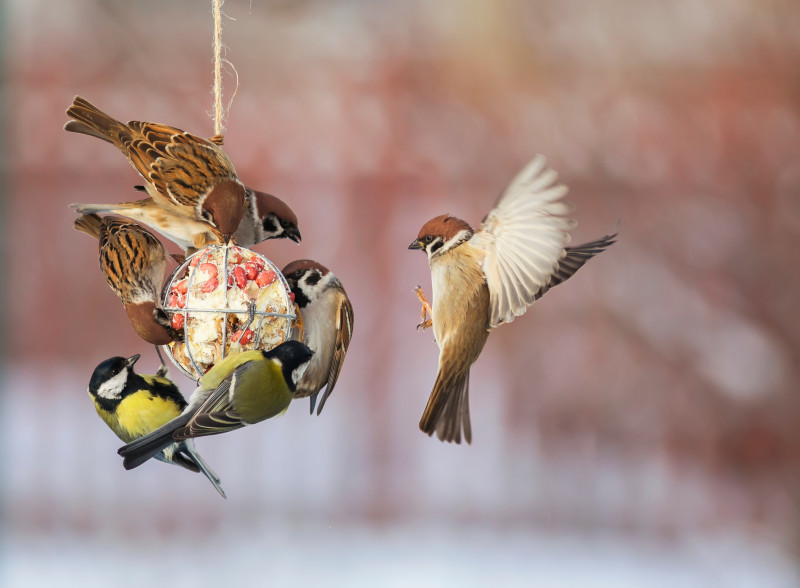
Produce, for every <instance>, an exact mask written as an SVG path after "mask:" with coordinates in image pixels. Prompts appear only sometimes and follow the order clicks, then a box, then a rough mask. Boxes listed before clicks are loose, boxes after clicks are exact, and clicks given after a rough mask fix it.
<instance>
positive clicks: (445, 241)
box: [408, 214, 474, 260]
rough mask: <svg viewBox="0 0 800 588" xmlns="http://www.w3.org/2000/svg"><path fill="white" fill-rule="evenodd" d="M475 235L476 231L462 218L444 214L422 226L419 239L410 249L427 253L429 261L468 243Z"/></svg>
mask: <svg viewBox="0 0 800 588" xmlns="http://www.w3.org/2000/svg"><path fill="white" fill-rule="evenodd" d="M473 234H474V230H473V229H472V227H471V226H470V225H469V223H467V222H465V221H463V220H461V219H460V218H456V217H454V216H450V215H448V214H443V215H441V216H437V217H434V218H432V219H431V220H429V221H428V222H426V223H425V224H424V225H422V228H421V229H420V230H419V234H418V235H417V238H416V239H415V240H414V241H412V242H411V245H409V246H408V248H409V249H420V250H422V251H425V253H427V254H428V259H429V260H431V259H433V258H434V257H435V256H437V255H441V254H442V253H444V252H446V251H450V250H451V249H452V248H453V247H457V246H458V245H460V244H461V243H463V242H464V241H467V240H468V239H469V238H470V237H472V235H473Z"/></svg>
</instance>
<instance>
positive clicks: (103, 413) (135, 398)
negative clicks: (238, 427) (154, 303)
mask: <svg viewBox="0 0 800 588" xmlns="http://www.w3.org/2000/svg"><path fill="white" fill-rule="evenodd" d="M139 357H140V356H139V354H136V355H134V356H132V357H128V358H127V359H126V358H124V357H111V358H109V359H106V360H105V361H103V362H101V363H100V364H99V365H98V366H97V367H96V368H95V370H94V372H93V373H92V377H91V379H90V380H89V397H90V398H91V399H92V400H93V401H94V408H95V410H96V411H97V415H98V416H99V417H100V418H101V419H102V420H103V422H104V423H105V424H106V425H108V427H109V428H110V429H111V430H112V431H114V433H115V434H116V435H117V437H119V438H120V439H122V440H123V441H124V442H125V443H130V442H131V441H133V440H134V439H138V438H139V437H141V436H142V435H146V434H147V433H150V432H151V431H153V430H155V429H157V428H158V427H160V426H162V425H164V424H166V423H168V422H169V421H171V420H172V419H174V418H175V417H177V416H179V415H180V414H181V412H183V409H184V408H186V400H185V399H184V398H183V396H182V395H181V393H180V391H179V390H178V387H177V386H176V385H175V383H174V382H173V381H172V380H170V379H169V377H168V370H167V368H166V366H165V365H162V366H161V368H159V370H158V373H156V374H155V375H148V374H141V375H140V374H137V373H136V372H135V371H133V366H134V364H135V363H136V362H137V360H138V359H139ZM155 458H156V459H157V460H159V461H163V462H165V463H171V464H174V465H177V466H181V467H183V468H186V469H187V470H189V471H192V472H203V474H204V475H205V476H206V478H208V480H209V481H210V482H211V483H212V484H213V485H214V488H216V489H217V492H219V493H220V494H221V495H222V497H223V498H225V492H224V491H223V490H222V486H221V485H220V479H219V476H217V474H215V473H214V470H212V469H211V468H210V467H209V466H208V464H207V463H206V462H205V461H204V460H203V458H202V457H200V454H199V453H197V450H196V449H195V447H194V441H192V440H191V439H186V440H184V441H179V442H176V443H173V444H172V445H169V446H167V447H165V448H164V449H163V450H162V451H161V453H158V454H156V455H155Z"/></svg>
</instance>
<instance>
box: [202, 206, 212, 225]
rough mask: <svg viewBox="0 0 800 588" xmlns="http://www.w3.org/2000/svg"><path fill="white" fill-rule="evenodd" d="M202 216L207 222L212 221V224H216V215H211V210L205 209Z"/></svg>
mask: <svg viewBox="0 0 800 588" xmlns="http://www.w3.org/2000/svg"><path fill="white" fill-rule="evenodd" d="M200 216H202V217H203V220H204V221H206V222H207V223H211V224H212V225H213V224H214V217H213V216H211V211H210V210H205V209H203V211H202V212H201V213H200Z"/></svg>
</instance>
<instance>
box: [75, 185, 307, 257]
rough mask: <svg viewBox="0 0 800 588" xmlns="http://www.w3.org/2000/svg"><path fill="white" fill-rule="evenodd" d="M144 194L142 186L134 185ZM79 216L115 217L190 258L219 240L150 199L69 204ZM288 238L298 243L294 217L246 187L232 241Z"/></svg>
mask: <svg viewBox="0 0 800 588" xmlns="http://www.w3.org/2000/svg"><path fill="white" fill-rule="evenodd" d="M134 188H136V189H137V190H140V191H144V190H145V188H144V186H134ZM70 206H71V207H72V208H74V209H75V210H77V211H78V212H79V213H81V214H92V213H104V214H118V215H120V216H124V217H127V218H130V219H132V220H135V221H138V222H140V223H142V224H144V225H147V226H148V227H150V228H151V229H153V230H154V231H157V232H158V233H160V234H162V235H164V236H165V237H166V238H167V239H169V240H170V241H173V242H174V243H176V244H178V245H179V246H181V247H182V248H183V250H184V252H185V254H186V255H187V256H188V255H191V254H192V253H194V252H195V251H197V250H199V249H203V248H204V247H206V246H208V245H211V244H221V242H222V241H221V239H220V238H219V235H217V234H216V232H215V231H214V230H213V229H211V227H209V225H208V224H206V223H204V222H201V221H197V220H194V219H191V218H187V217H185V216H180V215H177V214H174V213H172V212H170V211H169V210H167V209H165V208H162V207H161V206H159V205H158V204H156V202H155V201H154V200H153V199H152V198H145V199H143V200H136V201H134V202H120V203H119V204H71V205H70ZM280 238H288V239H291V240H292V241H294V242H295V243H299V242H300V229H298V228H297V216H296V215H295V214H294V212H293V211H292V209H291V208H289V206H288V205H287V204H286V203H285V202H284V201H283V200H281V199H280V198H277V197H275V196H272V195H271V194H266V193H264V192H258V191H257V190H251V189H250V188H247V191H246V195H245V200H244V213H243V217H242V221H241V222H240V223H239V228H238V229H236V232H235V233H234V234H233V240H234V241H235V242H236V243H237V244H238V245H241V246H242V247H252V246H253V245H255V244H256V243H260V242H261V241H264V240H266V239H280Z"/></svg>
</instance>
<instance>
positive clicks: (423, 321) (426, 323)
mask: <svg viewBox="0 0 800 588" xmlns="http://www.w3.org/2000/svg"><path fill="white" fill-rule="evenodd" d="M414 293H415V294H416V295H417V298H419V301H420V302H422V312H420V316H419V318H420V323H419V324H418V325H417V330H418V331H419V330H420V329H422V330H423V331H424V330H425V329H429V328H431V327H432V326H433V309H432V308H431V305H430V303H429V302H428V299H427V298H425V292H423V291H422V286H417V287H416V288H414ZM429 314H430V315H431V318H428V315H429Z"/></svg>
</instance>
